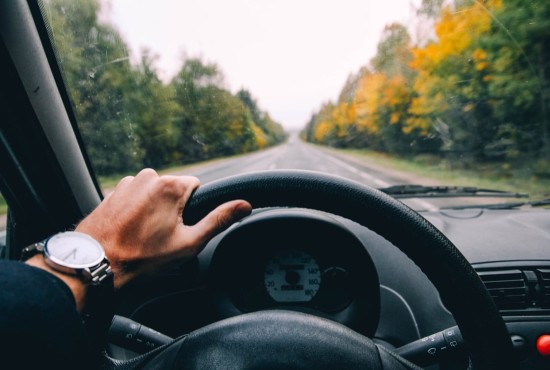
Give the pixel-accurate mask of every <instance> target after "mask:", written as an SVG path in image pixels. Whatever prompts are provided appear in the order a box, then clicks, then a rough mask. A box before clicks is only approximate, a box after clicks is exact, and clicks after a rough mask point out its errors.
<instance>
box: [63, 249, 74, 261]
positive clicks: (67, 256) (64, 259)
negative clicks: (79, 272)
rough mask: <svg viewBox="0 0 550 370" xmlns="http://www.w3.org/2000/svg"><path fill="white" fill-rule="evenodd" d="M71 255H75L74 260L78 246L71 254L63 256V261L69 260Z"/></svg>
mask: <svg viewBox="0 0 550 370" xmlns="http://www.w3.org/2000/svg"><path fill="white" fill-rule="evenodd" d="M71 256H73V260H74V259H76V248H75V249H73V250H72V251H71V252H70V253H69V254H67V255H66V256H65V258H63V261H67V260H68V259H69V257H71Z"/></svg>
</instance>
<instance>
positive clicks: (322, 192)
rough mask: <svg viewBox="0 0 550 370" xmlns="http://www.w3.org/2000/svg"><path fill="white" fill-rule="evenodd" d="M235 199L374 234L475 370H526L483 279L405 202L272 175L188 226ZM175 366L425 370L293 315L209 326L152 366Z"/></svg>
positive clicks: (239, 188)
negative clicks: (417, 281) (417, 277)
mask: <svg viewBox="0 0 550 370" xmlns="http://www.w3.org/2000/svg"><path fill="white" fill-rule="evenodd" d="M233 199H245V200H247V201H249V202H250V203H251V204H252V206H253V207H254V208H263V207H301V208H311V209H317V210H321V211H325V212H329V213H332V214H336V215H339V216H342V217H345V218H348V219H350V220H352V221H355V222H357V223H359V224H361V225H363V226H365V227H367V228H369V229H371V230H373V231H374V232H376V233H378V234H379V235H380V236H382V237H384V238H385V239H387V240H389V241H390V242H392V243H393V244H394V245H395V246H397V247H398V248H399V249H400V250H401V251H403V252H404V253H405V254H406V255H407V256H408V257H409V258H410V259H411V260H412V261H413V262H414V263H416V264H417V265H418V266H419V267H420V269H421V270H422V271H423V272H424V273H425V274H426V275H427V277H428V278H429V279H430V280H431V281H432V283H433V284H434V285H435V287H436V288H437V289H438V291H439V293H440V295H441V299H442V301H443V303H444V304H445V306H446V307H447V308H448V309H449V310H450V311H451V312H452V313H453V315H454V318H455V320H456V322H457V324H458V326H459V327H460V330H461V332H462V335H463V337H464V339H465V341H466V345H467V348H468V350H469V354H470V361H471V365H473V367H474V368H476V369H495V370H497V369H498V370H502V369H517V368H518V366H517V362H516V359H515V357H514V352H513V347H512V344H511V341H510V337H509V334H508V332H507V330H506V327H505V325H504V322H503V320H502V317H501V316H500V314H499V312H498V310H497V309H496V307H495V305H494V303H493V301H492V299H491V298H490V296H489V294H488V292H487V290H486V289H485V287H484V285H483V283H482V282H481V281H480V279H479V277H478V276H477V274H476V272H475V271H474V270H473V268H472V267H471V265H470V264H469V263H468V261H467V260H466V259H465V258H464V256H463V255H462V254H461V253H460V252H459V251H458V250H457V248H456V247H455V246H454V245H453V244H452V243H451V242H450V241H449V240H448V239H447V238H446V237H445V236H444V235H443V234H442V233H441V232H440V231H439V230H437V229H436V228H435V227H434V226H433V225H431V224H430V223H429V222H428V221H426V220H425V219H424V218H423V217H422V216H420V215H419V214H418V213H416V212H415V211H413V210H411V209H410V208H408V207H407V206H405V205H404V204H402V203H401V202H399V201H397V200H395V199H393V198H391V197H390V196H387V195H386V194H384V193H382V192H380V191H378V190H376V189H374V188H370V187H367V186H365V185H362V184H360V183H356V182H353V181H350V180H347V179H343V178H340V177H336V176H331V175H326V174H321V173H317V172H310V171H292V170H290V171H267V172H257V173H251V174H245V175H238V176H234V177H230V178H225V179H222V180H219V181H216V182H212V183H209V184H206V185H204V186H202V187H200V188H199V189H198V190H197V191H196V192H195V193H194V194H193V196H192V198H191V200H190V201H189V202H188V204H187V206H186V208H185V210H184V214H183V218H184V220H185V222H186V223H187V224H193V223H195V222H197V221H198V220H200V219H201V218H202V217H204V216H205V215H206V214H207V213H208V212H210V211H211V210H213V209H214V208H215V207H216V206H218V205H219V204H221V203H223V202H226V201H229V200H233ZM167 362H170V364H176V366H180V367H181V368H184V369H198V368H208V369H213V368H223V369H228V368H229V369H233V368H262V369H265V368H272V369H275V368H277V369H278V368H304V369H305V368H308V369H309V368H316V369H319V368H323V369H324V368H326V369H333V368H359V367H361V368H365V369H392V370H398V369H417V367H416V366H415V365H413V364H411V363H409V362H408V361H406V360H405V359H403V358H400V357H399V356H398V355H396V354H394V353H392V352H390V351H387V350H385V349H384V348H382V347H379V346H377V345H376V344H375V343H374V342H373V341H371V340H370V339H369V338H366V337H364V336H362V335H360V334H358V333H356V332H354V331H352V330H351V329H348V328H346V327H344V326H342V325H340V324H337V323H334V322H332V321H329V320H326V319H322V318H319V317H316V316H312V315H307V314H303V313H298V312H287V311H262V312H256V313H250V314H246V315H241V316H237V317H234V318H230V319H227V320H223V321H220V322H217V323H214V324H211V325H208V326H206V327H204V328H201V329H199V330H197V331H195V332H193V333H191V334H190V335H188V336H187V337H185V338H183V339H180V340H178V341H176V342H175V343H173V344H172V345H170V346H169V347H168V348H166V349H164V350H163V351H162V353H161V354H160V355H158V356H157V357H155V359H154V361H152V363H156V366H158V365H159V364H165V363H167ZM177 368H179V367H177Z"/></svg>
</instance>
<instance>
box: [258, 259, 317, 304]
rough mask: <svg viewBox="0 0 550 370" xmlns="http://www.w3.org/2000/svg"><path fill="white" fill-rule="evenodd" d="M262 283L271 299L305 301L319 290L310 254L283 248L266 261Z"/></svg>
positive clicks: (310, 298) (315, 265)
mask: <svg viewBox="0 0 550 370" xmlns="http://www.w3.org/2000/svg"><path fill="white" fill-rule="evenodd" d="M264 284H265V288H266V290H267V293H268V294H269V295H270V296H271V298H273V300H275V302H309V301H311V300H312V299H313V297H315V295H316V294H317V292H318V291H319V286H320V285H321V272H320V270H319V265H318V264H317V261H315V259H314V258H313V257H312V256H311V255H310V254H308V253H306V252H304V251H300V250H283V251H280V252H278V253H277V254H275V255H274V256H273V257H272V258H271V259H269V261H268V262H267V266H266V268H265V272H264Z"/></svg>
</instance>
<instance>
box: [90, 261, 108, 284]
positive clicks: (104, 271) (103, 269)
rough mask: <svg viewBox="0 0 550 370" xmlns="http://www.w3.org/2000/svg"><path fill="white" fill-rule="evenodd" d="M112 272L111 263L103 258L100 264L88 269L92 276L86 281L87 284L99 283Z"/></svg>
mask: <svg viewBox="0 0 550 370" xmlns="http://www.w3.org/2000/svg"><path fill="white" fill-rule="evenodd" d="M112 274H113V270H112V269H111V265H110V264H109V260H107V258H105V259H104V260H103V261H102V262H101V264H100V265H99V266H98V267H97V268H95V269H94V270H93V271H92V270H90V275H91V276H92V278H91V279H90V281H89V282H88V283H89V284H94V285H96V284H101V283H102V282H103V281H104V280H105V279H106V278H107V277H109V275H112Z"/></svg>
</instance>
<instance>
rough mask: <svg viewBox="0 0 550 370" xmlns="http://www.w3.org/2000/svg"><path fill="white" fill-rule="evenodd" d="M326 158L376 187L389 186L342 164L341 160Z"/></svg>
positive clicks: (327, 156) (328, 156)
mask: <svg viewBox="0 0 550 370" xmlns="http://www.w3.org/2000/svg"><path fill="white" fill-rule="evenodd" d="M326 158H327V159H328V160H329V161H331V162H333V163H336V164H337V165H339V166H342V167H344V168H345V169H346V170H348V171H350V172H353V173H354V174H356V175H359V176H361V177H362V178H364V179H365V180H368V181H370V182H373V183H375V184H376V185H378V186H384V187H385V186H390V184H389V183H387V182H385V181H384V180H380V179H378V178H376V177H374V176H372V175H369V174H368V173H366V172H363V171H361V170H359V169H357V168H355V167H353V166H352V165H349V164H347V163H346V162H344V161H341V160H339V159H337V158H334V157H332V156H330V155H326Z"/></svg>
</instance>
